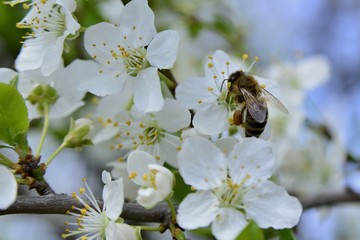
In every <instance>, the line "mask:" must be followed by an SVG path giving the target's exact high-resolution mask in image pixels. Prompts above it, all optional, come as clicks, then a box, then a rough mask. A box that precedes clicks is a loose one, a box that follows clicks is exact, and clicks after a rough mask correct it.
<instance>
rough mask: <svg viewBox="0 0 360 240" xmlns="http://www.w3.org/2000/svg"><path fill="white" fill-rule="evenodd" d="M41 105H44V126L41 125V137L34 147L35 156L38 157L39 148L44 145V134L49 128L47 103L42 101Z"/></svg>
mask: <svg viewBox="0 0 360 240" xmlns="http://www.w3.org/2000/svg"><path fill="white" fill-rule="evenodd" d="M43 107H44V126H43V129H42V132H41V138H40V142H39V145H38V147H37V149H36V152H35V157H38V156H40V153H41V149H42V147H43V145H44V142H45V138H46V134H47V131H48V129H49V110H50V109H49V104H48V103H43Z"/></svg>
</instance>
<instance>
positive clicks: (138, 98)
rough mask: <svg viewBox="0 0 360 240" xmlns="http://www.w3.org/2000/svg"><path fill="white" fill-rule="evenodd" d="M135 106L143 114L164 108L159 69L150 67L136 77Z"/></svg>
mask: <svg viewBox="0 0 360 240" xmlns="http://www.w3.org/2000/svg"><path fill="white" fill-rule="evenodd" d="M136 81H137V82H136V84H135V87H134V104H135V106H136V107H137V108H138V109H139V110H140V111H142V112H145V113H147V112H155V111H159V110H160V109H161V108H162V107H163V106H164V98H163V96H162V93H161V87H160V78H159V75H158V74H157V69H156V68H154V67H150V68H147V69H144V70H141V71H140V72H139V73H138V75H137V77H136Z"/></svg>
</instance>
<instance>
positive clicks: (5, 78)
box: [0, 68, 18, 83]
mask: <svg viewBox="0 0 360 240" xmlns="http://www.w3.org/2000/svg"><path fill="white" fill-rule="evenodd" d="M17 75H18V73H17V72H15V71H14V70H12V69H10V68H0V82H3V83H9V82H10V81H11V80H12V79H13V78H15V77H16V76H17Z"/></svg>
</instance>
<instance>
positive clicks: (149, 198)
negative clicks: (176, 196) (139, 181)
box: [136, 188, 164, 209]
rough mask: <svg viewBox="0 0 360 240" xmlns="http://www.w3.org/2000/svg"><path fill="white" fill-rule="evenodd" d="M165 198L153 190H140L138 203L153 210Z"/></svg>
mask: <svg viewBox="0 0 360 240" xmlns="http://www.w3.org/2000/svg"><path fill="white" fill-rule="evenodd" d="M162 200H164V198H163V197H162V196H161V195H160V194H159V192H158V191H156V190H155V189H153V188H140V189H139V191H138V196H137V198H136V201H137V202H138V203H139V204H140V205H141V206H143V207H144V208H147V209H149V208H152V207H154V206H155V205H156V204H158V203H159V202H161V201H162Z"/></svg>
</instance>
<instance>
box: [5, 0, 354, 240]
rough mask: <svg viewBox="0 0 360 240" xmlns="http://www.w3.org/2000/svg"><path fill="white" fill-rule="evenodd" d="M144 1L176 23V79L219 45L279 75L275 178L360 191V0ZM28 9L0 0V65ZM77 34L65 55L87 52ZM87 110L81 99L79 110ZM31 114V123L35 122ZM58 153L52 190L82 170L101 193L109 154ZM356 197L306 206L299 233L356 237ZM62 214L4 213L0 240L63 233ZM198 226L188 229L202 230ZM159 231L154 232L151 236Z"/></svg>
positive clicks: (313, 239)
mask: <svg viewBox="0 0 360 240" xmlns="http://www.w3.org/2000/svg"><path fill="white" fill-rule="evenodd" d="M125 2H126V1H125ZM149 5H150V6H151V7H152V9H153V11H154V12H155V21H156V26H157V29H158V31H161V30H165V29H174V30H177V31H178V32H179V34H180V41H181V42H180V49H179V55H178V59H177V62H176V64H175V67H174V69H173V74H174V76H175V78H176V79H177V81H179V82H181V81H182V80H184V79H185V78H187V77H191V76H204V62H205V60H206V57H207V56H208V55H209V54H211V53H213V52H214V51H215V50H217V49H221V50H224V51H225V52H227V53H228V54H230V55H232V57H233V58H238V57H240V56H241V55H242V54H243V53H247V54H249V55H250V57H255V56H258V57H259V58H260V61H259V63H257V65H256V66H255V67H254V68H253V69H252V73H254V74H256V75H259V76H262V77H265V78H270V79H272V80H275V81H277V82H278V83H279V86H280V93H279V99H281V100H282V101H283V102H284V104H285V105H286V106H287V107H288V109H289V111H290V114H289V115H288V116H284V115H282V114H281V113H278V112H276V110H270V121H269V122H270V123H271V125H272V137H271V139H270V141H271V143H272V144H273V146H274V151H275V153H276V154H277V159H278V165H277V167H278V168H277V170H278V171H277V174H276V181H278V182H279V183H280V184H281V185H283V186H285V187H286V188H287V189H288V190H289V191H290V192H291V193H293V194H295V195H297V196H299V197H300V198H308V197H313V196H319V195H320V194H330V195H331V194H339V193H342V192H345V191H347V189H351V190H352V191H354V192H358V191H360V184H359V181H360V178H359V176H360V173H359V171H358V170H359V160H360V94H358V93H359V92H360V80H359V76H360V2H359V1H357V0H343V1H334V0H316V1H312V0H291V1H288V0H278V1H271V2H270V1H267V0H257V1H241V0H221V1H219V0H206V1H205V0H198V1H190V0H183V1H176V0H149ZM121 7H122V3H121V1H120V0H107V1H105V0H104V1H100V0H87V1H86V0H78V1H77V11H76V12H75V15H76V17H77V19H78V20H79V22H80V24H81V25H82V26H83V27H88V26H91V25H93V24H96V23H98V22H101V21H105V20H106V21H111V22H115V23H116V22H117V21H118V16H119V13H120V12H121ZM25 14H26V11H25V10H24V9H23V8H22V6H21V4H19V5H18V6H15V7H13V8H12V7H10V6H8V5H0V56H1V57H0V67H4V68H5V67H6V68H13V64H14V60H15V59H16V56H17V54H18V53H19V51H20V48H21V43H20V41H21V40H22V36H24V34H25V33H26V31H25V30H23V29H16V28H15V24H16V22H19V21H20V20H21V19H22V18H23V17H24V16H25ZM82 41H83V34H81V35H80V37H79V38H77V39H76V40H75V41H72V42H70V43H69V52H68V53H64V55H63V57H64V61H65V63H66V64H68V63H70V62H71V61H72V60H74V59H76V58H81V59H88V58H89V56H88V55H87V53H86V51H85V50H84V47H83V42H82ZM87 111H90V110H89V109H81V110H80V111H79V113H78V114H79V115H81V114H84V113H86V112H87ZM40 123H41V122H40ZM32 124H33V126H34V127H36V126H37V125H39V122H36V121H35V122H33V123H32ZM67 124H68V123H67V122H64V121H62V120H61V119H60V120H59V121H58V122H56V124H54V125H53V129H52V131H53V133H54V138H53V139H49V140H48V146H50V147H49V149H50V150H49V154H51V149H52V148H53V149H55V148H56V146H57V145H58V144H59V139H58V138H57V137H56V136H62V135H63V134H64V131H66V126H67ZM37 134H38V133H36V131H35V132H34V136H33V138H34V139H36V137H38V135H37ZM34 142H36V140H34ZM52 146H54V147H52ZM100 156H101V157H100ZM58 158H59V160H60V159H62V161H63V162H60V161H58V164H62V168H65V167H64V164H66V169H69V170H68V171H65V172H59V171H56V165H55V163H54V165H53V166H52V168H50V169H49V171H53V172H50V173H48V174H47V176H48V177H49V179H48V180H49V182H50V185H51V186H53V188H54V189H55V190H56V191H57V192H64V193H71V192H73V191H77V190H78V188H79V187H80V186H81V178H82V177H84V176H86V177H87V178H88V179H89V181H90V182H89V184H90V185H91V186H93V189H94V191H95V193H96V194H97V196H100V195H101V192H100V191H101V190H100V188H99V189H98V190H96V189H97V188H96V187H99V186H101V185H100V183H99V181H100V172H101V169H103V168H104V167H107V168H108V165H106V163H107V162H108V161H110V160H112V159H114V157H112V156H106V157H104V154H103V152H101V153H99V154H98V155H96V154H94V153H93V152H89V151H83V152H81V153H80V152H75V153H74V152H73V151H69V152H66V151H64V152H63V153H62V155H60V156H59V157H58ZM99 158H101V161H100V160H99ZM104 158H107V159H108V160H107V161H106V160H103V159H104ZM55 162H56V161H55ZM59 167H60V166H59ZM52 169H53V170H52ZM89 176H90V177H89ZM91 176H92V177H91ZM69 179H71V182H70V181H69ZM24 192H26V190H24ZM359 206H360V205H359V204H356V203H352V204H339V205H335V206H331V207H319V208H312V209H306V210H305V211H304V214H303V216H302V219H301V222H300V223H299V225H298V227H297V228H296V236H297V237H298V239H300V240H317V239H322V240H323V239H326V240H327V239H329V240H343V239H348V240H357V239H359V236H360V222H359V221H357V219H358V217H359V214H360V207H359ZM35 219H36V220H35ZM63 221H64V217H62V216H61V217H60V216H59V217H57V216H50V217H48V216H35V217H34V216H30V215H26V216H22V217H21V218H20V217H19V216H1V217H0V229H1V230H0V231H1V233H2V234H1V236H0V240H9V239H11V240H16V239H23V233H25V232H26V233H27V236H29V238H27V239H60V234H61V232H63V229H64V226H63V225H62V222H63ZM29 222H31V223H32V224H31V225H29ZM19 229H23V231H20V230H19ZM30 232H31V234H30ZM195 236H196V237H192V239H196V238H199V239H201V236H200V235H195ZM159 238H160V237H159V234H158V235H155V236H153V239H159ZM144 239H150V237H148V238H147V237H145V238H144ZM164 239H169V236H168V235H167V236H166V238H165V237H164ZM202 239H210V238H209V237H206V236H203V237H202Z"/></svg>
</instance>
